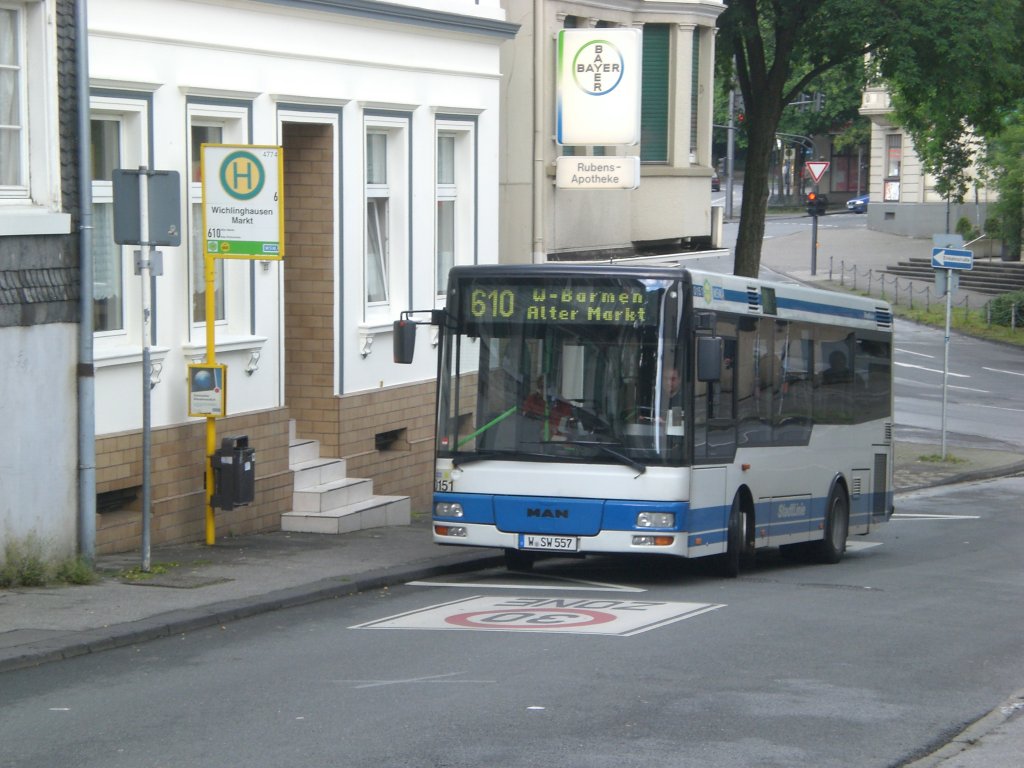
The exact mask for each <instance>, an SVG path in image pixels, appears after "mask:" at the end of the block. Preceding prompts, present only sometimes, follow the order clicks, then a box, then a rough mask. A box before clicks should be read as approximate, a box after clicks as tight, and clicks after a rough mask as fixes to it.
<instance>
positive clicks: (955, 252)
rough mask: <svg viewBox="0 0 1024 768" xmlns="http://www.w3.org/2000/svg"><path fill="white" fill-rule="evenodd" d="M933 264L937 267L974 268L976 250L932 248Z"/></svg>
mask: <svg viewBox="0 0 1024 768" xmlns="http://www.w3.org/2000/svg"><path fill="white" fill-rule="evenodd" d="M932 266H933V267H935V268H936V269H974V251H966V250H963V249H960V248H932Z"/></svg>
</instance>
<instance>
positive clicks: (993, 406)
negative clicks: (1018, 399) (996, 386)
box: [971, 403, 1024, 413]
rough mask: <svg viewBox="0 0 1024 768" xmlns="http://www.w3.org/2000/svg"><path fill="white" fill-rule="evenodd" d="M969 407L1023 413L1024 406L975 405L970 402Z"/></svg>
mask: <svg viewBox="0 0 1024 768" xmlns="http://www.w3.org/2000/svg"><path fill="white" fill-rule="evenodd" d="M971 408H988V409H990V410H993V411H1010V412H1011V413H1024V408H1006V407H1005V406H1002V405H976V404H975V403H971Z"/></svg>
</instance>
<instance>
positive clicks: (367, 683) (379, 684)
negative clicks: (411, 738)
mask: <svg viewBox="0 0 1024 768" xmlns="http://www.w3.org/2000/svg"><path fill="white" fill-rule="evenodd" d="M461 674H464V673H462V672H449V673H448V674H446V675H428V676H427V677H408V678H405V679H398V680H335V681H334V682H335V683H343V684H351V683H355V685H353V686H352V687H353V688H383V687H384V686H387V685H412V684H415V683H449V684H451V683H455V684H456V685H479V684H481V683H490V684H494V683H497V682H498V681H497V680H447V679H446V678H449V677H454V676H455V675H461Z"/></svg>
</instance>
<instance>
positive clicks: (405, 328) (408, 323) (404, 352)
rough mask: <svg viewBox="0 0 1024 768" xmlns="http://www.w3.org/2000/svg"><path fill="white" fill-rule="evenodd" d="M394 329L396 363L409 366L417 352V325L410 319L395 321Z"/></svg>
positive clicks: (393, 342) (393, 340)
mask: <svg viewBox="0 0 1024 768" xmlns="http://www.w3.org/2000/svg"><path fill="white" fill-rule="evenodd" d="M392 327H393V328H394V336H393V338H392V344H393V347H394V358H395V362H396V363H401V364H403V365H408V364H409V363H411V362H412V358H413V354H414V353H415V351H416V323H414V322H413V321H412V320H409V319H404V320H395V322H394V325H393V326H392Z"/></svg>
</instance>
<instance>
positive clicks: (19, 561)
mask: <svg viewBox="0 0 1024 768" xmlns="http://www.w3.org/2000/svg"><path fill="white" fill-rule="evenodd" d="M48 570H49V568H48V566H47V564H46V557H45V555H44V553H43V544H42V542H41V541H40V540H39V537H38V536H36V535H35V534H34V533H31V534H29V535H28V536H27V537H25V538H24V539H22V540H20V541H18V540H14V539H11V540H9V541H7V543H6V544H5V545H4V562H3V565H0V587H19V586H21V587H41V586H43V585H45V584H46V581H47V578H48Z"/></svg>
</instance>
